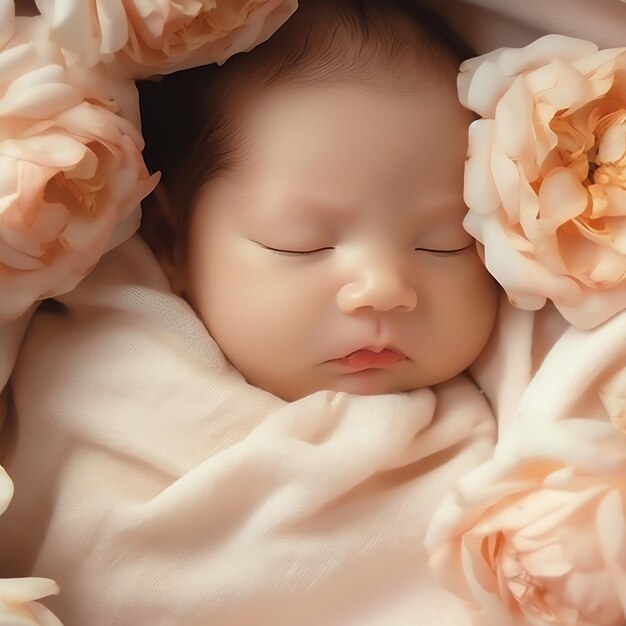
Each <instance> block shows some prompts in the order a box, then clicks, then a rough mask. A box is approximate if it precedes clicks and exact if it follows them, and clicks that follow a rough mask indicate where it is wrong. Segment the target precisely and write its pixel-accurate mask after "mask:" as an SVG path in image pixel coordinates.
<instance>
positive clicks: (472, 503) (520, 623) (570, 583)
mask: <svg viewBox="0 0 626 626" xmlns="http://www.w3.org/2000/svg"><path fill="white" fill-rule="evenodd" d="M427 544H428V547H429V549H430V551H431V553H432V557H431V565H432V567H433V569H434V571H435V573H436V575H437V576H438V578H439V579H440V580H441V581H442V582H443V583H444V585H445V586H446V587H448V588H449V589H450V590H451V591H452V592H453V593H455V594H456V595H458V596H459V597H461V598H463V599H464V600H465V601H466V602H467V603H468V604H469V605H470V606H472V607H473V608H474V609H475V610H476V619H475V623H476V624H482V625H487V624H489V625H490V626H528V625H529V624H532V625H534V626H555V625H556V624H559V625H560V626H623V624H624V623H625V621H626V435H623V434H621V433H619V432H618V431H616V430H615V428H614V427H613V425H612V424H611V423H609V422H608V421H601V420H593V419H569V420H560V421H554V422H550V421H545V420H539V419H535V420H520V421H519V422H518V423H517V425H516V427H513V428H511V430H510V431H507V434H506V436H505V437H504V438H503V440H502V441H501V442H500V443H499V444H498V446H497V447H496V452H495V455H494V458H493V459H492V460H491V461H489V462H488V463H486V464H484V465H483V466H481V467H479V468H477V469H476V470H474V471H473V472H472V473H470V474H468V475H466V476H465V477H464V478H463V479H462V480H461V481H460V482H459V484H458V486H457V488H455V490H454V491H453V492H451V493H449V494H448V496H447V499H445V500H444V501H443V503H442V504H441V506H440V507H439V509H438V511H437V512H436V514H435V516H434V518H433V520H432V523H431V527H430V529H429V532H428V535H427Z"/></svg>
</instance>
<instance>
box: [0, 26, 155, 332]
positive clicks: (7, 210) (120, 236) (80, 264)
mask: <svg viewBox="0 0 626 626" xmlns="http://www.w3.org/2000/svg"><path fill="white" fill-rule="evenodd" d="M99 71H100V70H99V69H98V68H97V67H94V68H91V70H90V75H91V77H92V80H91V83H86V82H84V77H85V76H86V73H85V72H84V71H81V70H80V69H79V68H75V69H72V68H71V67H68V66H67V65H66V64H65V57H64V55H63V54H62V51H61V50H60V49H58V48H55V47H54V46H51V45H50V43H49V41H48V38H47V25H46V24H45V22H44V21H43V19H42V18H41V17H39V16H37V17H28V18H16V19H15V32H14V33H13V36H12V37H11V38H10V39H9V40H8V42H7V43H6V44H5V46H4V48H3V49H2V50H0V321H3V320H6V319H10V318H13V317H17V316H18V315H20V314H21V313H22V312H23V311H24V310H25V309H26V308H27V307H28V306H30V305H31V304H32V303H33V302H35V301H36V300H38V299H41V298H44V297H47V296H51V295H56V294H60V293H64V292H66V291H69V290H70V289H72V288H73V287H74V286H75V285H76V284H77V283H78V282H79V281H80V279H81V278H82V277H83V276H84V275H85V274H86V273H87V272H89V270H90V269H91V268H92V267H93V266H94V264H95V263H96V262H97V261H98V259H99V258H100V257H101V256H102V254H103V253H104V252H106V251H107V250H108V249H110V248H111V247H112V246H114V245H116V244H118V243H120V242H121V241H123V240H125V239H127V238H128V237H129V236H130V235H131V234H132V233H133V232H134V231H135V230H136V229H137V226H138V222H139V212H138V205H139V201H140V200H141V199H142V198H144V197H145V196H146V195H147V194H148V193H149V192H150V191H151V190H152V189H153V187H154V185H155V184H156V179H157V177H156V176H153V177H150V176H149V174H148V172H147V170H146V167H145V164H144V162H143V158H142V156H141V149H142V148H143V139H142V138H141V135H140V134H139V132H138V131H137V129H136V128H135V126H134V125H133V124H132V123H131V122H130V121H128V120H127V119H125V118H123V117H122V116H120V115H118V114H117V112H116V111H117V109H118V105H117V103H116V102H115V101H113V100H112V99H111V98H112V90H111V89H110V88H109V87H108V85H109V83H110V79H108V80H109V83H107V82H106V81H104V80H103V81H100V82H99V80H98V76H99ZM74 79H76V80H74ZM78 79H80V80H78ZM81 81H83V82H81ZM99 84H101V85H103V86H107V87H106V88H102V89H101V88H100V87H98V85H99ZM118 87H119V92H120V93H122V92H123V91H124V90H125V89H132V97H134V98H135V100H136V99H137V94H136V91H135V88H134V85H133V84H132V82H131V81H127V83H126V84H125V85H123V84H122V83H121V82H120V84H119V85H118Z"/></svg>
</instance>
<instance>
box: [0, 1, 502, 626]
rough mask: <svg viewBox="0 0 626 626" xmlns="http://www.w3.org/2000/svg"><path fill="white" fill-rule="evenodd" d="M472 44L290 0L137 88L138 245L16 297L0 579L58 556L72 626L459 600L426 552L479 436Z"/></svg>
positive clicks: (408, 619) (301, 614) (365, 617)
mask: <svg viewBox="0 0 626 626" xmlns="http://www.w3.org/2000/svg"><path fill="white" fill-rule="evenodd" d="M463 54H464V51H463V49H462V47H461V46H460V44H458V43H457V42H456V41H455V40H454V38H453V37H452V36H451V35H449V34H448V33H447V32H445V30H444V29H443V28H442V27H441V26H440V25H439V23H438V22H437V21H436V20H435V19H434V18H432V17H431V16H429V15H428V14H424V13H422V11H421V10H420V9H418V8H416V7H415V6H414V5H413V4H412V3H411V2H404V1H402V0H393V1H391V2H378V1H375V0H371V1H370V0H366V1H364V0H332V1H331V0H328V1H327V0H319V1H318V0H315V1H314V0H309V1H306V0H305V1H304V2H303V3H302V5H301V7H300V8H299V9H298V11H296V13H295V14H294V16H293V17H292V18H291V19H290V20H289V21H288V22H287V23H286V24H285V26H284V27H283V28H281V29H280V30H279V31H278V32H277V33H276V34H275V35H274V36H273V37H272V38H271V39H270V40H269V41H268V42H266V43H265V44H262V45H261V46H258V47H257V48H255V49H254V50H253V51H252V52H250V53H246V54H240V55H236V56H235V57H233V58H232V59H230V60H229V61H228V62H227V63H226V64H225V65H223V66H222V67H216V66H206V67H202V68H198V69H194V70H189V71H185V72H179V73H177V74H174V75H172V76H170V77H167V78H165V79H164V80H162V81H161V82H159V83H146V84H144V85H143V86H142V121H143V124H144V134H145V136H146V142H147V148H146V158H147V162H148V164H149V166H151V167H153V168H155V169H159V170H161V171H162V172H163V177H162V184H161V186H160V188H159V189H158V191H157V192H156V193H155V194H154V197H153V198H151V199H149V201H148V202H146V205H145V207H144V208H145V213H144V223H143V237H144V239H145V240H146V241H147V242H148V244H149V246H150V247H148V246H147V245H146V243H145V242H144V241H143V240H142V239H141V238H139V237H135V238H134V239H132V240H130V241H129V242H127V243H126V244H123V245H122V246H120V247H119V248H117V249H115V250H114V251H113V252H111V253H109V254H108V255H106V256H105V257H104V258H103V259H102V260H101V262H100V263H99V264H98V266H97V267H96V269H95V270H94V271H93V272H92V274H90V275H89V276H88V277H87V278H86V279H85V280H84V281H83V282H82V283H81V284H80V285H79V286H78V287H77V288H76V289H74V290H73V291H72V292H71V293H68V294H65V295H64V296H60V297H59V298H57V300H56V303H54V304H52V303H47V304H45V305H44V306H42V307H40V309H39V311H38V312H37V314H36V315H35V317H34V318H33V322H32V324H31V326H30V328H29V331H28V334H27V336H26V338H25V340H24V344H23V346H22V349H21V352H20V358H19V360H18V363H17V365H16V368H15V370H14V375H13V378H12V381H11V385H12V406H11V408H10V412H9V422H8V426H7V429H6V431H5V435H4V440H3V445H4V449H3V452H2V457H1V458H0V462H1V463H2V465H4V466H5V467H6V469H7V471H8V472H9V474H10V475H11V476H12V478H13V480H14V482H15V484H16V490H15V499H14V500H13V502H12V504H11V507H10V508H9V510H8V511H7V513H6V514H5V515H4V516H2V517H1V518H0V533H2V535H3V536H5V537H7V540H6V541H4V542H3V544H2V545H0V576H2V575H9V574H10V575H11V576H16V575H42V576H46V577H50V578H54V579H55V580H56V581H57V582H58V583H59V585H60V587H61V593H60V595H59V596H58V598H54V599H52V600H51V601H50V602H49V604H50V606H51V607H52V608H53V609H54V611H55V613H56V614H57V615H58V616H59V617H60V618H61V620H62V621H63V622H64V623H66V624H67V626H71V625H72V624H85V625H87V624H88V625H89V626H98V625H99V624H102V625H105V624H107V625H108V624H118V625H132V626H143V625H148V624H150V625H151V626H152V625H164V626H165V625H177V626H178V625H180V626H183V625H184V626H195V625H197V626H201V625H202V626H204V625H207V624H215V625H216V626H217V625H219V626H256V625H261V624H263V625H266V624H267V625H270V624H271V625H272V626H283V625H284V626H293V625H294V624H299V625H311V626H319V625H322V624H323V625H337V626H357V625H358V626H366V625H372V626H374V625H378V626H380V625H382V624H384V625H390V626H391V625H394V626H396V625H397V626H403V625H406V626H408V625H411V626H414V625H416V624H417V625H426V624H434V623H438V624H444V625H445V626H448V625H450V626H451V625H452V624H454V625H455V626H457V625H459V626H463V625H467V624H469V623H470V615H469V613H468V612H467V610H466V609H465V607H464V606H463V605H462V604H461V603H460V602H458V601H457V600H456V599H455V598H454V597H453V596H451V595H449V594H448V593H447V592H446V591H444V590H443V589H442V588H441V587H440V586H439V585H438V584H437V582H436V581H435V580H434V578H433V577H432V575H431V573H430V571H429V569H428V564H427V562H428V554H427V553H426V550H425V548H424V545H423V539H424V534H425V532H426V528H427V527H428V523H429V520H430V518H431V515H432V512H433V510H434V508H435V507H436V505H437V503H438V502H439V500H440V499H441V496H442V494H443V493H444V492H445V490H446V489H447V488H448V487H450V486H451V485H452V484H454V482H455V481H456V479H457V478H458V477H459V476H461V475H463V474H464V473H465V472H467V471H469V470H470V469H472V468H473V467H475V466H476V465H478V464H479V463H481V462H482V461H484V460H486V459H487V458H489V456H490V454H491V452H492V449H493V445H494V439H495V421H494V418H493V415H492V413H491V410H490V407H489V405H488V403H487V401H486V399H485V398H484V396H483V395H482V393H481V390H480V389H479V388H478V386H477V385H476V384H475V383H474V382H473V381H472V379H471V378H470V377H469V376H468V375H467V374H466V373H465V370H466V369H467V368H468V366H469V365H470V364H472V363H473V362H474V361H475V360H476V358H477V357H478V355H479V354H480V353H481V352H482V351H483V349H484V348H485V346H486V344H487V342H488V339H489V337H490V335H491V333H492V330H493V328H494V324H495V321H496V314H497V308H498V304H497V303H498V291H497V288H496V284H495V283H494V281H493V280H492V279H491V277H490V276H489V274H488V272H487V271H486V269H485V268H484V266H483V263H482V262H481V260H480V258H479V256H478V254H477V252H476V248H475V243H474V240H473V239H472V237H470V236H469V235H468V234H467V233H466V232H465V231H464V229H463V226H462V220H463V217H464V214H465V212H466V207H465V205H464V203H463V167H464V159H465V155H466V148H467V139H466V138H467V129H468V125H469V123H470V122H471V119H472V118H471V114H470V113H469V112H468V111H466V110H465V109H463V107H462V106H461V105H460V104H459V102H458V99H457V95H456V85H455V79H456V74H457V70H458V65H459V61H460V59H461V56H462V55H463ZM151 250H152V251H151ZM157 259H158V261H157ZM172 292H174V293H172ZM176 294H178V295H176ZM179 296H182V298H181V297H179ZM68 381H71V384H68ZM33 389H35V390H36V391H37V393H32V390H33ZM7 564H9V565H10V567H9V565H7ZM9 570H10V572H9Z"/></svg>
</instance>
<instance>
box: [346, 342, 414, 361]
mask: <svg viewBox="0 0 626 626" xmlns="http://www.w3.org/2000/svg"><path fill="white" fill-rule="evenodd" d="M359 350H369V351H370V352H382V351H383V350H390V351H391V352H395V353H396V354H397V355H398V356H399V357H401V358H403V359H405V358H406V355H405V354H404V353H403V352H402V350H398V348H394V347H393V346H388V345H369V346H361V347H360V348H355V349H354V350H352V351H351V352H348V353H347V354H344V355H342V356H340V357H339V359H345V358H346V357H348V356H350V355H351V354H354V353H355V352H358V351H359Z"/></svg>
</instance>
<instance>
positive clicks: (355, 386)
mask: <svg viewBox="0 0 626 626" xmlns="http://www.w3.org/2000/svg"><path fill="white" fill-rule="evenodd" d="M426 386H428V385H425V384H420V381H418V380H416V379H415V378H414V377H413V379H411V378H410V377H407V376H406V375H404V376H398V375H394V373H393V372H390V371H389V370H382V369H375V368H371V369H365V370H361V371H359V372H351V373H347V374H342V375H338V376H334V377H332V378H325V379H324V380H322V381H319V380H315V381H299V383H298V384H293V385H288V384H283V385H280V386H278V387H277V388H274V389H272V388H268V387H269V386H268V387H265V389H266V390H267V391H270V392H271V393H273V394H274V395H276V396H278V397H279V398H282V399H283V400H287V401H289V402H293V401H294V400H299V399H301V398H304V397H306V396H309V395H311V394H313V393H316V392H318V391H337V392H343V393H348V394H352V395H359V396H376V395H384V394H391V393H402V392H407V391H414V390H415V389H421V388H423V387H426Z"/></svg>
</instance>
